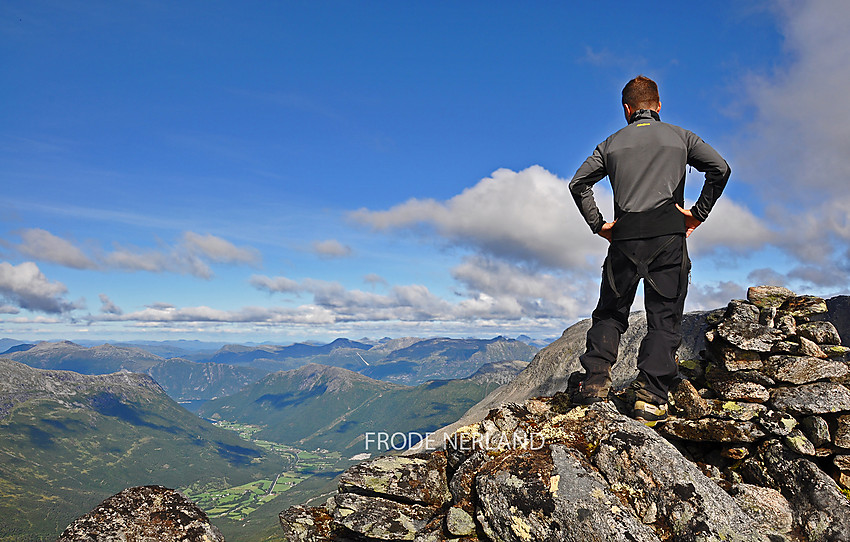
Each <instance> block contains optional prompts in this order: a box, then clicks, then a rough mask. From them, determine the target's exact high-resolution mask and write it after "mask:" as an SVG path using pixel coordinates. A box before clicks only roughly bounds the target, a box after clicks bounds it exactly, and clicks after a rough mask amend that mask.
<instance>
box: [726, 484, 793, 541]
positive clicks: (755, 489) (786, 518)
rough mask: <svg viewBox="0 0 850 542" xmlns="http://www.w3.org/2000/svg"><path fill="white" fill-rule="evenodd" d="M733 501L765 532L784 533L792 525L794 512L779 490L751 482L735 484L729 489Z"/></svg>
mask: <svg viewBox="0 0 850 542" xmlns="http://www.w3.org/2000/svg"><path fill="white" fill-rule="evenodd" d="M731 494H732V496H733V497H734V498H735V502H737V503H738V505H739V506H740V507H741V508H742V509H743V510H744V511H745V512H746V513H747V514H748V515H749V516H750V517H751V518H753V519H754V520H755V522H756V525H758V526H759V530H761V532H762V533H765V534H773V533H779V534H785V533H789V532H791V529H792V528H793V527H794V512H793V510H792V509H791V504H790V503H789V502H788V499H786V498H785V497H783V496H782V493H781V492H780V491H777V490H776V489H773V488H769V487H761V486H755V485H752V484H735V486H733V487H732V491H731Z"/></svg>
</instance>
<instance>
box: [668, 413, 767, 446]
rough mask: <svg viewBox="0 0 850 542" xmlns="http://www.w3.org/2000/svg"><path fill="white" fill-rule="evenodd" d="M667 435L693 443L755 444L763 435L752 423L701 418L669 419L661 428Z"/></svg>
mask: <svg viewBox="0 0 850 542" xmlns="http://www.w3.org/2000/svg"><path fill="white" fill-rule="evenodd" d="M661 431H662V432H663V433H665V434H667V435H670V436H673V437H676V438H679V439H682V440H690V441H694V442H755V441H757V440H758V439H760V438H762V437H764V435H765V433H764V431H762V429H761V428H760V427H759V426H758V425H757V424H755V423H753V422H744V421H735V420H718V419H715V418H702V419H699V420H680V419H676V418H673V419H670V420H668V421H667V423H665V424H664V426H663V427H662V428H661Z"/></svg>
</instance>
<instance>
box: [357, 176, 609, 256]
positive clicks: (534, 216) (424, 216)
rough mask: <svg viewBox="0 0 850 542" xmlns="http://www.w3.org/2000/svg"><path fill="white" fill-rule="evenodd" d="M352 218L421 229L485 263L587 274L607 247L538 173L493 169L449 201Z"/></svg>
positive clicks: (558, 183)
mask: <svg viewBox="0 0 850 542" xmlns="http://www.w3.org/2000/svg"><path fill="white" fill-rule="evenodd" d="M594 191H595V192H596V193H597V194H598V198H597V199H598V200H599V201H600V205H604V204H605V203H606V202H609V201H610V199H611V196H610V190H609V189H608V188H607V187H606V186H605V185H604V184H603V183H600V184H597V185H596V186H595V187H594ZM608 206H609V207H610V206H611V204H610V203H609V204H608ZM607 216H608V217H611V216H612V212H610V211H609V212H608V213H607ZM351 218H352V219H353V220H355V221H356V222H359V223H361V224H365V225H368V226H371V227H372V228H373V229H375V230H377V231H392V230H402V229H417V228H422V227H425V228H428V229H430V230H433V231H434V232H436V233H437V234H438V235H439V236H441V237H442V238H444V239H446V240H447V241H449V242H450V243H454V244H457V245H461V246H465V247H468V248H472V249H473V250H476V251H480V252H481V253H483V254H486V255H489V256H494V257H497V258H502V259H508V260H513V261H521V262H526V263H531V264H536V265H543V266H546V267H553V268H583V269H589V268H591V267H594V266H597V265H598V261H599V260H600V259H601V257H602V255H603V254H604V252H605V242H604V241H603V240H602V239H600V238H598V237H596V236H594V235H592V234H591V233H590V229H589V228H588V227H587V224H586V223H585V222H584V220H583V219H582V218H581V215H580V214H579V213H578V211H577V209H576V206H575V203H574V202H573V198H572V196H571V195H570V192H569V189H568V186H567V182H566V181H564V180H563V179H559V178H558V177H557V176H555V175H553V174H552V173H550V172H548V171H546V170H545V169H543V168H542V167H540V166H531V167H529V168H527V169H525V170H522V171H519V172H515V171H511V170H509V169H499V170H496V171H494V172H493V174H492V175H491V176H490V177H488V178H486V179H482V180H481V181H479V182H478V183H477V184H476V185H474V186H472V187H470V188H468V189H466V190H464V191H463V192H462V193H460V194H458V195H457V196H454V197H453V198H451V199H449V200H447V201H437V200H433V199H411V200H408V201H407V202H405V203H402V204H400V205H396V206H395V207H392V208H390V209H388V210H385V211H371V210H368V209H360V210H358V211H355V212H353V213H352V214H351Z"/></svg>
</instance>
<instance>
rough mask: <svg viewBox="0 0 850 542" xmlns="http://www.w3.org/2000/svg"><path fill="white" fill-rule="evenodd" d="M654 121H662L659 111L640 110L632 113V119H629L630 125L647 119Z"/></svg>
mask: <svg viewBox="0 0 850 542" xmlns="http://www.w3.org/2000/svg"><path fill="white" fill-rule="evenodd" d="M650 118H651V119H654V120H657V121H660V120H661V116H660V115H659V114H658V112H657V111H653V110H652V109H638V110H637V111H635V112H634V113H632V117H631V118H630V119H629V124H631V123H633V122H636V121H639V120H646V119H650Z"/></svg>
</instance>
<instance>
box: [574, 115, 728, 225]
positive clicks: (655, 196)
mask: <svg viewBox="0 0 850 542" xmlns="http://www.w3.org/2000/svg"><path fill="white" fill-rule="evenodd" d="M688 165H690V166H693V167H695V168H696V169H697V170H699V171H701V172H703V173H705V183H704V184H703V187H702V192H701V193H700V195H699V199H697V201H696V203H695V204H694V206H693V207H692V208H691V212H692V213H693V215H694V217H695V218H697V219H698V220H701V221H704V220H705V219H706V218H707V217H708V214H709V212H711V209H712V207H714V203H715V202H716V201H717V198H719V197H720V194H721V193H722V192H723V189H724V188H725V186H726V182H727V181H728V180H729V174H730V173H731V170H730V168H729V164H727V163H726V161H725V160H724V159H723V158H722V157H721V156H720V154H718V153H717V151H715V150H714V149H713V148H711V146H710V145H708V144H707V143H705V142H704V141H703V140H702V139H700V138H699V137H698V136H697V135H696V134H694V133H693V132H690V131H688V130H685V129H683V128H680V127H678V126H674V125H672V124H667V123H665V122H661V119H660V117H659V116H658V113H656V112H655V111H651V110H648V109H641V110H640V111H637V112H636V113H635V114H634V115H632V118H631V119H630V122H629V124H628V126H626V127H624V128H623V129H622V130H619V131H618V132H616V133H615V134H613V135H611V136H610V137H609V138H608V139H606V140H605V141H603V142H602V143H600V144H599V145H598V146H597V147H596V150H594V151H593V154H592V155H590V156H589V157H588V158H587V160H585V162H584V163H583V164H582V165H581V167H579V168H578V171H576V174H575V175H574V176H573V179H572V181H570V192H572V194H573V199H575V202H576V205H578V208H579V211H581V214H582V216H583V217H584V219H585V220H586V221H587V224H588V225H589V226H590V229H591V230H592V231H593V233H598V232H599V230H601V229H602V225H603V224H604V223H605V220H604V219H603V218H602V214H601V213H600V212H599V208H598V207H597V206H596V201H595V200H594V198H593V191H592V187H593V185H594V184H596V182H598V181H599V180H600V179H602V178H603V177H605V176H606V175H607V176H608V178H609V180H610V181H611V188H612V190H613V191H614V219H615V220H616V221H617V223H616V224H615V225H614V229H613V239H615V240H623V239H642V238H647V237H657V236H659V235H668V234H671V233H684V232H685V218H684V215H682V213H680V212H679V211H678V210H677V209H676V204H679V205H681V206H684V204H685V201H684V200H685V169H686V166H688Z"/></svg>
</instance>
